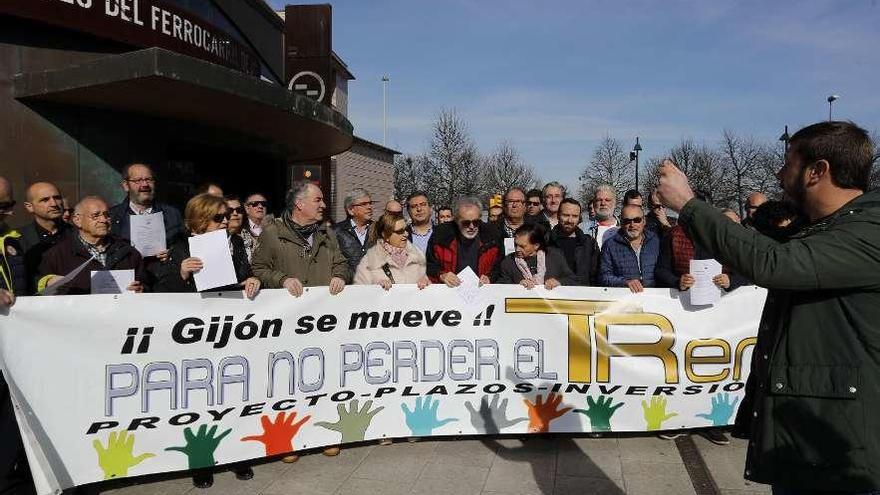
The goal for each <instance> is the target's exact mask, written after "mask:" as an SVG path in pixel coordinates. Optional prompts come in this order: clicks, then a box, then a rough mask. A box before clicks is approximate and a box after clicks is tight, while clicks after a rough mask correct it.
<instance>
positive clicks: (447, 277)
mask: <svg viewBox="0 0 880 495" xmlns="http://www.w3.org/2000/svg"><path fill="white" fill-rule="evenodd" d="M454 210H455V220H454V221H452V222H449V223H444V224H441V225H438V226H437V229H436V230H435V231H434V235H433V236H432V237H431V240H430V241H428V255H427V258H428V260H427V262H428V266H427V272H428V277H430V278H431V281H433V282H443V283H445V284H446V285H447V286H449V287H458V286H459V285H461V280H459V278H458V275H457V273H459V272H461V271H462V270H464V269H465V268H467V267H470V268H471V270H473V271H474V273H475V274H477V276H478V277H480V285H484V284H488V283H490V282H491V281H492V280H494V278H495V277H496V275H497V272H498V265H499V263H501V259H502V258H504V251H503V249H502V246H501V240H500V239H499V237H498V235H497V233H496V230H495V229H494V228H492V227H490V226H488V225H486V224H484V223H483V222H482V221H481V220H480V216H481V215H482V212H483V205H482V204H481V203H480V200H479V199H477V198H473V197H464V198H459V199H458V200H457V201H456V202H455V206H454Z"/></svg>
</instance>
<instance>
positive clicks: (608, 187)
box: [593, 184, 617, 202]
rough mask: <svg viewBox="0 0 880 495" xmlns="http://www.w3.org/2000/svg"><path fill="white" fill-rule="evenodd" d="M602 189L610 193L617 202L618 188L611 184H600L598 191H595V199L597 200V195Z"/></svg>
mask: <svg viewBox="0 0 880 495" xmlns="http://www.w3.org/2000/svg"><path fill="white" fill-rule="evenodd" d="M602 191H605V192H606V193H608V194H610V195H611V197H612V198H614V202H617V189H614V187H613V186H611V185H610V184H599V187H597V188H596V192H594V193H593V201H595V200H596V196H598V195H599V193H600V192H602Z"/></svg>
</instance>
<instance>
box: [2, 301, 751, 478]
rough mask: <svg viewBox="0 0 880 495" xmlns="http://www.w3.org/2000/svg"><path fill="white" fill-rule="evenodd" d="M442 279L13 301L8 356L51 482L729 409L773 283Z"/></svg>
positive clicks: (678, 420)
mask: <svg viewBox="0 0 880 495" xmlns="http://www.w3.org/2000/svg"><path fill="white" fill-rule="evenodd" d="M680 296H681V295H680V294H678V293H677V292H675V291H672V292H670V291H669V290H659V289H652V290H648V291H646V292H645V293H642V294H638V295H633V294H630V293H629V292H628V291H625V290H619V289H601V288H567V287H561V288H557V289H555V290H553V291H545V290H542V289H541V290H539V289H535V290H532V291H527V290H525V289H523V288H521V287H518V286H486V287H484V288H482V289H481V291H480V295H479V297H478V298H477V300H476V301H474V298H473V297H471V296H468V297H463V296H462V295H460V294H459V293H458V292H456V291H455V290H453V289H448V288H446V287H443V286H437V285H435V286H431V287H428V288H427V289H425V290H421V291H420V290H418V289H417V288H416V287H414V286H394V287H393V288H392V289H391V290H390V291H388V292H386V291H383V290H382V289H381V288H379V287H373V286H352V287H347V288H346V289H345V290H344V291H343V292H342V294H340V295H337V296H331V295H329V293H328V291H327V288H326V287H324V288H312V289H309V290H308V291H307V292H306V293H305V294H304V295H303V296H302V297H301V298H293V297H291V296H290V295H289V294H288V293H287V292H286V291H277V290H266V291H263V292H261V293H260V294H259V295H258V297H257V298H256V299H255V300H248V299H246V298H244V297H243V296H242V295H241V294H240V293H223V294H211V295H202V294H183V295H181V294H125V295H119V296H111V295H107V296H65V297H39V298H21V299H20V300H19V301H18V302H17V303H16V305H15V306H14V307H13V308H12V310H11V311H10V314H9V315H8V316H2V317H0V358H2V361H3V363H4V364H5V366H4V375H5V377H6V380H7V381H8V382H9V384H10V389H11V390H12V392H13V397H14V399H15V401H16V405H17V411H16V412H17V415H18V418H19V423H20V426H21V428H22V432H23V437H24V438H25V443H26V444H27V450H28V455H29V459H30V462H31V468H32V470H33V471H34V473H35V478H36V481H37V486H38V488H39V490H40V492H41V493H50V492H51V491H52V490H54V489H57V488H67V487H69V486H73V485H81V484H85V483H91V482H95V481H100V480H102V479H110V478H117V477H124V476H135V475H142V474H148V473H159V472H167V471H175V470H186V469H197V468H202V467H209V466H213V465H216V464H225V463H232V462H237V461H242V460H248V459H254V458H260V457H264V456H272V455H278V454H285V453H288V452H291V451H297V450H303V449H312V448H317V447H322V446H329V445H338V444H345V443H353V442H361V441H367V440H373V439H380V438H393V437H412V436H442V435H484V434H498V433H526V432H533V433H539V432H596V431H621V432H623V431H655V430H666V429H679V428H693V427H706V426H721V425H727V424H729V423H730V422H731V421H732V419H733V414H734V412H735V410H736V407H737V405H738V403H739V400H740V397H741V396H742V394H743V389H744V386H745V385H744V384H745V380H746V378H747V375H748V370H749V362H750V360H751V352H752V349H753V348H754V344H755V334H756V331H757V326H758V321H759V318H760V312H761V308H762V307H763V302H764V297H765V292H764V291H763V290H761V289H757V288H755V287H743V288H740V289H738V290H737V291H735V292H733V293H730V294H727V295H726V296H725V297H724V298H723V299H722V301H721V302H720V303H719V304H716V305H715V306H713V307H699V308H696V307H690V306H689V305H688V304H687V298H686V297H680Z"/></svg>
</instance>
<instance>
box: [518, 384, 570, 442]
mask: <svg viewBox="0 0 880 495" xmlns="http://www.w3.org/2000/svg"><path fill="white" fill-rule="evenodd" d="M523 402H525V403H526V407H528V408H529V433H547V432H548V431H550V422H551V421H553V420H554V419H556V418H558V417H560V416H562V415H563V414H565V413H567V412H568V411H571V410H572V408H571V407H566V408H563V409H559V410H557V408H558V407H559V404H560V403H561V402H562V394H554V393H551V394H550V395H548V396H547V402H544V396H542V395H540V394H539V395H538V397H537V398H536V399H535V403H534V404H532V403H531V402H529V400H528V399H523Z"/></svg>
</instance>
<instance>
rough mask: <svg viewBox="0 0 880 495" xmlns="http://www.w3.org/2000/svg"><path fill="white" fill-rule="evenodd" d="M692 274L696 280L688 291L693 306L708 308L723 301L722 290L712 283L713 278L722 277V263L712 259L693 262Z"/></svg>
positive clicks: (691, 266)
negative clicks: (707, 306)
mask: <svg viewBox="0 0 880 495" xmlns="http://www.w3.org/2000/svg"><path fill="white" fill-rule="evenodd" d="M690 272H691V275H692V276H693V277H694V280H695V282H694V285H693V286H692V287H691V288H690V289H689V290H688V292H689V293H690V296H691V304H693V305H694V306H706V305H710V304H715V303H716V302H718V301H720V300H721V289H720V288H718V286H717V285H715V282H713V281H712V279H713V278H715V277H716V276H718V275H721V263H718V262H717V261H715V260H712V259H709V260H691V265H690Z"/></svg>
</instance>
